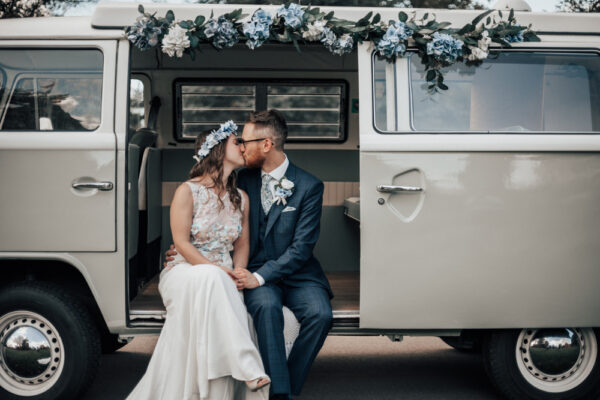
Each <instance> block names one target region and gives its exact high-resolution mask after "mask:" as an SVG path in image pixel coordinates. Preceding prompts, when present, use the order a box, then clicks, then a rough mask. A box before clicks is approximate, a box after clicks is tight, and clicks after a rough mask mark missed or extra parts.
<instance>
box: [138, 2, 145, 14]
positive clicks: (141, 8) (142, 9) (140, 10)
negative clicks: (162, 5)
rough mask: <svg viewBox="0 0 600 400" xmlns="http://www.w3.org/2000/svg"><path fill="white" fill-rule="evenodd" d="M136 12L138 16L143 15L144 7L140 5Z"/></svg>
mask: <svg viewBox="0 0 600 400" xmlns="http://www.w3.org/2000/svg"><path fill="white" fill-rule="evenodd" d="M138 12H139V13H140V14H143V13H144V6H143V5H141V4H140V5H139V6H138Z"/></svg>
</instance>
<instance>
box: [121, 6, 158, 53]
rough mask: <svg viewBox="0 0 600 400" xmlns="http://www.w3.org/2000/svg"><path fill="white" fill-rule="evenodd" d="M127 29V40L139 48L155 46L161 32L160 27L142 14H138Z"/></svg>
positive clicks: (146, 48) (144, 48) (145, 48)
mask: <svg viewBox="0 0 600 400" xmlns="http://www.w3.org/2000/svg"><path fill="white" fill-rule="evenodd" d="M127 31H128V32H127V33H128V35H127V40H129V41H130V42H131V43H133V45H134V46H135V47H137V48H138V49H140V50H148V49H150V48H152V47H155V46H156V45H157V44H158V42H159V38H158V36H159V35H160V34H161V32H162V30H161V28H160V27H158V26H156V25H155V24H154V22H153V21H152V20H151V19H150V18H148V17H146V16H144V15H140V16H139V17H138V18H137V19H136V21H135V24H134V25H133V26H130V27H129V28H128V30H127Z"/></svg>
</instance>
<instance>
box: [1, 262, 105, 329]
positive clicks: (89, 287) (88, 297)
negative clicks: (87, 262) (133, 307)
mask: <svg viewBox="0 0 600 400" xmlns="http://www.w3.org/2000/svg"><path fill="white" fill-rule="evenodd" d="M0 272H1V273H2V274H3V279H2V283H0V290H2V286H7V285H10V284H11V283H15V282H23V281H44V282H52V283H55V284H58V285H60V286H61V287H64V288H65V289H66V290H68V291H69V292H70V293H71V294H73V295H74V296H76V297H77V298H78V299H79V300H81V301H82V302H83V303H84V305H85V306H86V308H87V309H88V311H89V312H90V314H91V315H92V317H93V319H94V320H95V321H96V324H97V325H98V328H99V329H100V332H101V333H102V334H108V333H109V330H108V325H107V323H106V319H105V318H104V315H103V314H102V310H101V309H100V306H99V304H100V302H99V296H98V293H97V291H96V290H95V287H94V285H93V284H92V282H91V278H90V276H89V274H88V273H87V270H86V268H85V266H84V265H83V264H82V263H81V262H80V261H79V260H77V259H76V258H74V257H72V256H70V255H68V254H35V255H31V254H28V255H24V256H4V255H0Z"/></svg>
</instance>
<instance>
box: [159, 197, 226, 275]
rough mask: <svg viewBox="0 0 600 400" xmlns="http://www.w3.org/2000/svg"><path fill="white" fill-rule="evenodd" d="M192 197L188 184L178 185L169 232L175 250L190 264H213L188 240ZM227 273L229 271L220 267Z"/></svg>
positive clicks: (191, 218)
mask: <svg viewBox="0 0 600 400" xmlns="http://www.w3.org/2000/svg"><path fill="white" fill-rule="evenodd" d="M193 214H194V197H193V195H192V190H191V189H190V187H189V186H188V185H180V186H179V187H178V188H177V190H176V191H175V195H174V196H173V201H172V202H171V234H172V235H173V242H174V243H175V248H176V249H177V252H178V253H179V254H181V255H182V256H183V258H185V260H186V261H187V262H188V263H190V264H192V265H197V264H213V263H212V262H210V261H209V260H208V259H207V258H206V257H204V256H203V255H202V254H201V253H200V252H199V251H198V249H196V247H195V246H194V245H193V244H192V243H191V242H190V230H191V229H192V220H193V218H194V215H193ZM218 267H221V266H218ZM221 268H222V269H223V270H224V271H225V272H227V273H228V274H229V271H228V270H226V269H225V268H224V267H221Z"/></svg>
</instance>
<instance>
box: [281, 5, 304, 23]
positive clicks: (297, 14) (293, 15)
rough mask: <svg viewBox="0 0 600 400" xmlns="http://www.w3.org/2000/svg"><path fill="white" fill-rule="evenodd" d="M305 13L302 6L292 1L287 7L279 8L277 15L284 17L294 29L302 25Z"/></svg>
mask: <svg viewBox="0 0 600 400" xmlns="http://www.w3.org/2000/svg"><path fill="white" fill-rule="evenodd" d="M303 15H304V11H302V9H301V8H300V6H299V5H298V4H296V3H291V4H290V5H289V6H288V7H287V8H286V7H285V6H281V8H279V10H277V16H278V17H283V20H284V21H285V24H286V25H287V26H289V27H290V28H293V29H297V28H299V27H300V26H301V25H302V16H303Z"/></svg>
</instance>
